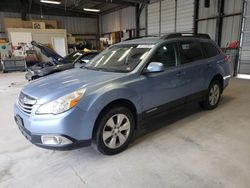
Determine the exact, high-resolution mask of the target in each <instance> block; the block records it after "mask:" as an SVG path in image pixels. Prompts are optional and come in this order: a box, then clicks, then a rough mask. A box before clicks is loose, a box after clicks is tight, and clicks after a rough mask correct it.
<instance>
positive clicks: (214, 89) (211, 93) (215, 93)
mask: <svg viewBox="0 0 250 188" xmlns="http://www.w3.org/2000/svg"><path fill="white" fill-rule="evenodd" d="M221 93H222V86H221V83H220V82H219V81H218V80H213V81H212V82H211V84H210V86H209V89H208V92H207V94H206V96H205V99H204V101H202V102H200V105H201V107H202V108H204V109H207V110H213V109H215V108H216V107H217V106H218V104H219V102H220V98H221Z"/></svg>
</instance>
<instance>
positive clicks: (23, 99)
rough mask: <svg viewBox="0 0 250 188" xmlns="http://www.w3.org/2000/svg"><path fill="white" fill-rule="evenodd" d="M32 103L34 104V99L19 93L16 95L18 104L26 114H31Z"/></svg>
mask: <svg viewBox="0 0 250 188" xmlns="http://www.w3.org/2000/svg"><path fill="white" fill-rule="evenodd" d="M34 104H36V99H34V98H32V97H30V96H28V95H26V94H24V93H20V95H19V97H18V106H19V108H20V109H21V110H22V111H23V112H24V113H26V114H31V112H32V109H33V106H34Z"/></svg>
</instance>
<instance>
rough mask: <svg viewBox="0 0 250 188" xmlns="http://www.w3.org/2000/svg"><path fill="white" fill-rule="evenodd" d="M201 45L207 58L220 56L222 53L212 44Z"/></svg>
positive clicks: (203, 43) (204, 43)
mask: <svg viewBox="0 0 250 188" xmlns="http://www.w3.org/2000/svg"><path fill="white" fill-rule="evenodd" d="M201 44H202V47H203V49H204V52H205V54H206V57H207V58H210V57H214V56H217V55H219V54H220V51H219V50H218V49H217V48H216V46H214V45H213V44H212V43H209V42H202V43H201Z"/></svg>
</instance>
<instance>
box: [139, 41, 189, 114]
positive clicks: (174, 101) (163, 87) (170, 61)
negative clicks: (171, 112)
mask: <svg viewBox="0 0 250 188" xmlns="http://www.w3.org/2000/svg"><path fill="white" fill-rule="evenodd" d="M179 61H180V56H179V52H178V46H177V44H176V43H166V44H163V45H161V46H160V47H159V48H158V49H157V50H156V52H155V54H154V55H153V56H152V57H151V59H150V61H149V62H161V63H163V65H164V67H165V71H164V72H160V73H147V74H142V75H141V81H142V82H143V87H142V91H141V94H142V100H143V108H144V110H145V111H144V112H145V113H146V114H148V115H150V114H153V113H158V112H160V111H165V110H167V109H169V108H171V107H173V106H176V105H179V104H183V103H184V102H185V100H184V96H185V93H184V92H183V90H184V88H186V87H188V84H189V83H188V82H189V81H188V80H184V79H182V77H183V76H184V75H185V73H184V72H183V71H182V69H181V67H180V66H179V65H178V62H179Z"/></svg>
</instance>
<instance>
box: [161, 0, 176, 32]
mask: <svg viewBox="0 0 250 188" xmlns="http://www.w3.org/2000/svg"><path fill="white" fill-rule="evenodd" d="M172 32H175V0H165V1H162V8H161V34H167V33H172Z"/></svg>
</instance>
